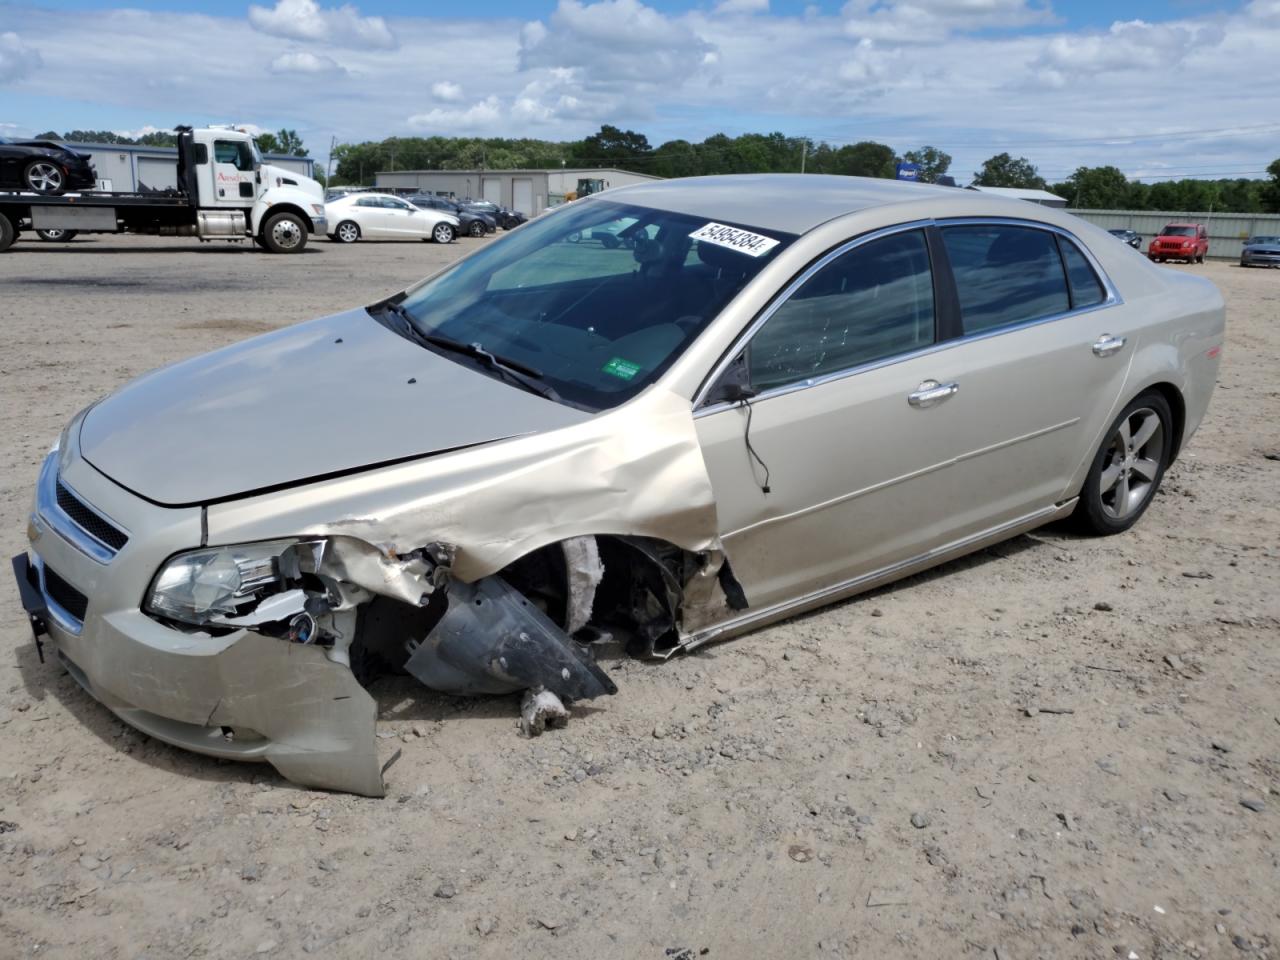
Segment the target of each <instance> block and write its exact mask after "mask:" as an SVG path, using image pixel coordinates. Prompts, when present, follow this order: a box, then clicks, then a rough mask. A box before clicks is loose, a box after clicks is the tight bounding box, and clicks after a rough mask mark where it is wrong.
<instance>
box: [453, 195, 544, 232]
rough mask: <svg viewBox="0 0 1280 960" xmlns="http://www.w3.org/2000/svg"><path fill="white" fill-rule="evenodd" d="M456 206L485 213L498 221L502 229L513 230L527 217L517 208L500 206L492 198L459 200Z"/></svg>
mask: <svg viewBox="0 0 1280 960" xmlns="http://www.w3.org/2000/svg"><path fill="white" fill-rule="evenodd" d="M458 206H459V207H461V208H462V209H463V210H470V211H472V212H473V213H487V214H489V216H491V217H493V219H494V220H496V221H497V222H498V226H500V227H501V228H502V229H503V230H514V229H515V228H516V227H518V226H520V224H522V223H524V222H525V221H526V220H528V219H529V218H528V217H526V216H525V215H524V214H523V213H521V212H520V211H519V210H509V209H507V208H506V207H500V206H498V204H496V203H494V202H493V201H492V200H460V201H458Z"/></svg>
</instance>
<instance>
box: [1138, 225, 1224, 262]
mask: <svg viewBox="0 0 1280 960" xmlns="http://www.w3.org/2000/svg"><path fill="white" fill-rule="evenodd" d="M1208 255H1209V231H1208V230H1206V229H1205V227H1204V224H1203V223H1170V224H1166V225H1165V228H1164V229H1163V230H1161V231H1160V233H1159V235H1157V236H1154V237H1152V238H1151V246H1149V247H1148V248H1147V256H1148V257H1150V258H1151V259H1152V260H1155V261H1157V262H1159V263H1164V261H1166V260H1185V261H1187V263H1204V258H1205V257H1206V256H1208Z"/></svg>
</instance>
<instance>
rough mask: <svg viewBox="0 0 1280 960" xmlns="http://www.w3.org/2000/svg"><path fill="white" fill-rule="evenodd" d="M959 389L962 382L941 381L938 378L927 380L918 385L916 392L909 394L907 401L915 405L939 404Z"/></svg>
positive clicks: (928, 405)
mask: <svg viewBox="0 0 1280 960" xmlns="http://www.w3.org/2000/svg"><path fill="white" fill-rule="evenodd" d="M959 389H960V384H958V383H939V382H938V381H937V380H926V381H925V382H924V383H922V384H920V386H918V387H916V391H915V393H910V394H908V395H907V403H909V404H911V406H913V407H933V406H937V405H938V404H939V403H941V402H942V401H943V400H946V399H947V397H950V396H952V395H953V394H955V393H956V391H958V390H959Z"/></svg>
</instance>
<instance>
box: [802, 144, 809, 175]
mask: <svg viewBox="0 0 1280 960" xmlns="http://www.w3.org/2000/svg"><path fill="white" fill-rule="evenodd" d="M808 156H809V141H808V140H803V141H801V143H800V172H801V173H804V161H805V159H806V158H807V157H808Z"/></svg>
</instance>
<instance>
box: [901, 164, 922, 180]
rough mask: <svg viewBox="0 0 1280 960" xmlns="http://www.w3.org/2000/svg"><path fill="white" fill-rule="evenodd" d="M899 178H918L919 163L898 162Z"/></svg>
mask: <svg viewBox="0 0 1280 960" xmlns="http://www.w3.org/2000/svg"><path fill="white" fill-rule="evenodd" d="M898 179H899V180H919V179H920V164H918V163H900V164H898Z"/></svg>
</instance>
